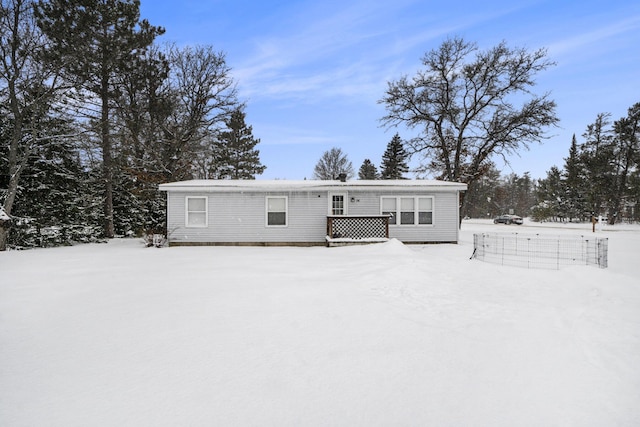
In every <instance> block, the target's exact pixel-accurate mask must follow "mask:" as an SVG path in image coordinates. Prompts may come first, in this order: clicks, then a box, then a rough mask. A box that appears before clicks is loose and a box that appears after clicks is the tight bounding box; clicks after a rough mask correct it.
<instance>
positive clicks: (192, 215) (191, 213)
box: [185, 197, 209, 227]
mask: <svg viewBox="0 0 640 427" xmlns="http://www.w3.org/2000/svg"><path fill="white" fill-rule="evenodd" d="M208 205H209V203H207V198H206V197H187V198H186V203H185V208H186V215H185V225H186V226H187V227H206V226H207V223H208V209H207V208H208Z"/></svg>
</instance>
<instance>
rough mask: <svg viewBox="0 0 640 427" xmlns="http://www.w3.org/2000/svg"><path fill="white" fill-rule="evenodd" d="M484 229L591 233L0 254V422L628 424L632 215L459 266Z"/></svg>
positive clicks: (634, 380)
mask: <svg viewBox="0 0 640 427" xmlns="http://www.w3.org/2000/svg"><path fill="white" fill-rule="evenodd" d="M516 227H517V228H516ZM534 227H535V228H534ZM494 230H498V231H507V230H517V231H520V232H525V231H526V232H532V231H533V232H539V233H548V234H560V233H574V234H575V233H577V234H586V233H591V229H590V225H589V224H587V225H585V224H581V225H565V226H560V225H555V224H532V223H529V222H526V223H525V225H523V226H505V225H493V224H491V223H490V222H488V221H481V220H475V221H474V220H472V221H465V222H463V226H462V231H461V243H460V244H458V245H427V246H405V245H402V244H401V243H399V242H398V241H393V240H392V241H390V242H387V243H382V244H375V245H369V246H362V247H344V248H324V247H314V248H259V247H249V248H247V247H196V248H163V249H156V248H144V247H143V245H142V243H141V242H140V241H139V240H113V241H111V242H109V243H108V244H91V245H79V246H75V247H66V248H56V249H43V250H32V251H22V252H6V253H0V425H2V426H7V427H13V426H187V425H188V426H638V425H640V404H639V403H640V227H637V226H622V225H616V226H614V227H604V228H603V229H602V230H599V231H597V233H596V234H597V235H598V236H599V237H608V238H609V268H608V269H599V268H597V267H592V266H572V267H567V268H563V269H561V270H558V271H555V270H553V271H548V270H527V269H522V268H518V267H505V266H498V265H493V264H488V263H483V262H481V261H478V260H470V259H469V257H470V255H471V253H472V248H473V243H472V242H473V233H474V232H483V231H494Z"/></svg>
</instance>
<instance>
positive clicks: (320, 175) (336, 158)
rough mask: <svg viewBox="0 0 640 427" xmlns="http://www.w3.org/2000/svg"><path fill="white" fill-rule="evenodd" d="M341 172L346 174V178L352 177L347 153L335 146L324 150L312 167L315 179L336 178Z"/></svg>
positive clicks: (351, 167)
mask: <svg viewBox="0 0 640 427" xmlns="http://www.w3.org/2000/svg"><path fill="white" fill-rule="evenodd" d="M342 174H344V175H345V176H346V179H351V178H353V164H352V163H351V161H349V159H348V158H347V155H346V154H344V153H343V152H342V150H341V149H340V148H336V147H334V148H332V149H331V150H329V151H325V152H324V153H323V154H322V157H320V160H318V163H316V166H315V168H314V169H313V176H314V178H315V179H321V180H332V179H338V178H339V177H340V175H342Z"/></svg>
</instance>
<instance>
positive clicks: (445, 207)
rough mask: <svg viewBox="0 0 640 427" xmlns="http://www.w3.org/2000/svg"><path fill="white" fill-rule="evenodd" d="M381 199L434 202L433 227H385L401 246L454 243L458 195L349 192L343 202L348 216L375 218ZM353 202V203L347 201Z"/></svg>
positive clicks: (447, 193) (420, 192)
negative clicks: (412, 197) (412, 243)
mask: <svg viewBox="0 0 640 427" xmlns="http://www.w3.org/2000/svg"><path fill="white" fill-rule="evenodd" d="M383 196H387V197H389V196H420V197H429V196H431V197H433V198H434V212H433V225H389V237H390V238H395V239H398V240H400V241H402V242H405V243H411V242H415V243H424V242H457V241H458V225H459V220H458V218H459V217H458V204H459V199H458V193H457V192H434V191H416V190H415V189H413V190H409V191H402V190H389V191H376V192H362V191H351V192H349V197H348V198H347V203H348V213H349V215H379V214H380V213H381V212H380V198H381V197H383ZM352 199H353V201H351V200H352Z"/></svg>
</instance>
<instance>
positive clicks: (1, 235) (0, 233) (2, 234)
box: [0, 225, 7, 251]
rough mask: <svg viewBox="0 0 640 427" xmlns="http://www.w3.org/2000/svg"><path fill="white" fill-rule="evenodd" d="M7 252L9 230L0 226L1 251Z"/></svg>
mask: <svg viewBox="0 0 640 427" xmlns="http://www.w3.org/2000/svg"><path fill="white" fill-rule="evenodd" d="M6 250H7V229H6V228H5V227H4V225H0V251H6Z"/></svg>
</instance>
